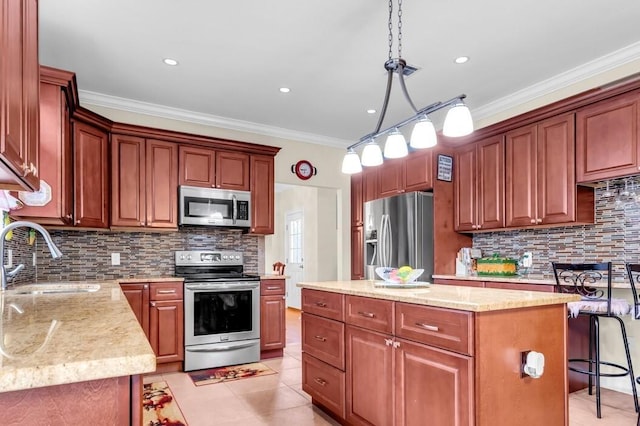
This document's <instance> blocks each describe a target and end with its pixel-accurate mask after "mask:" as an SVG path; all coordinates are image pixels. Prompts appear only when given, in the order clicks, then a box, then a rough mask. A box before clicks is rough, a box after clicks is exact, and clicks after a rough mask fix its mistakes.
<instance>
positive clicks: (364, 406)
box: [346, 326, 437, 425]
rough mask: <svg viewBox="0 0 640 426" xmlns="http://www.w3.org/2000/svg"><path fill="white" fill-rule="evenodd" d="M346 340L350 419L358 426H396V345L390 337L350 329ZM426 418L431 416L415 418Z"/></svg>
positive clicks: (353, 328) (359, 329) (348, 327)
mask: <svg viewBox="0 0 640 426" xmlns="http://www.w3.org/2000/svg"><path fill="white" fill-rule="evenodd" d="M346 340H347V367H346V372H347V420H348V421H349V422H350V423H352V424H356V425H369V424H373V425H391V424H393V418H394V411H395V410H394V404H393V401H394V398H393V395H394V386H393V383H394V374H393V345H392V344H389V342H392V338H391V336H390V335H386V334H382V333H377V332H373V331H367V330H364V329H361V328H358V327H353V326H347V332H346ZM421 386H424V384H422V385H421ZM416 389H422V388H416ZM418 393H420V394H423V393H421V392H418ZM425 418H429V417H420V418H416V421H421V422H422V424H424V419H425ZM434 424H437V423H434Z"/></svg>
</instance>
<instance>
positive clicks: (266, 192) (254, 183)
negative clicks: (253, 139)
mask: <svg viewBox="0 0 640 426" xmlns="http://www.w3.org/2000/svg"><path fill="white" fill-rule="evenodd" d="M273 163H274V158H273V157H272V156H270V155H251V156H250V165H251V167H250V176H251V233H252V234H259V235H269V234H273V229H274V192H275V186H274V185H275V184H274V169H273V167H274V166H273Z"/></svg>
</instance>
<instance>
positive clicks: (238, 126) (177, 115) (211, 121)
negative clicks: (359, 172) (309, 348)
mask: <svg viewBox="0 0 640 426" xmlns="http://www.w3.org/2000/svg"><path fill="white" fill-rule="evenodd" d="M79 95H80V103H81V104H82V105H83V106H85V107H86V106H87V105H94V106H98V107H103V108H111V109H117V110H121V111H127V112H133V113H137V114H144V115H150V116H153V117H161V118H167V119H170V120H178V121H185V122H188V123H196V124H203V125H205V126H211V127H218V128H222V129H228V130H235V131H239V132H248V133H255V134H258V135H265V136H271V137H275V138H282V139H288V140H293V141H299V142H307V143H313V144H317V145H323V146H333V147H336V148H344V147H346V146H347V145H350V144H351V143H353V141H350V140H343V139H338V138H331V137H327V136H322V135H316V134H313V133H305V132H298V131H295V130H289V129H283V128H281V127H275V126H267V125H264V124H258V123H252V122H250V121H242V120H236V119H233V118H226V117H220V116H216V115H212V114H203V113H199V112H194V111H189V110H185V109H179V108H172V107H168V106H165V105H158V104H153V103H149V102H142V101H137V100H134V99H127V98H121V97H118V96H111V95H105V94H102V93H97V92H92V91H89V90H80V91H79Z"/></svg>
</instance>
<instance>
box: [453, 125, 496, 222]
mask: <svg viewBox="0 0 640 426" xmlns="http://www.w3.org/2000/svg"><path fill="white" fill-rule="evenodd" d="M454 172H455V179H454V180H455V211H454V220H455V225H454V229H455V230H456V231H478V230H487V229H499V228H502V227H504V136H503V135H498V136H493V137H489V138H487V139H483V140H481V141H479V142H476V143H473V144H469V145H465V146H463V147H461V148H459V149H458V150H457V152H456V154H455V167H454Z"/></svg>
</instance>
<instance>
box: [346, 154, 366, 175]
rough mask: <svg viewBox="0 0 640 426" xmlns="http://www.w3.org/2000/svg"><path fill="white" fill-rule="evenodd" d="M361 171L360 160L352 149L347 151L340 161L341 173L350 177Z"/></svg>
mask: <svg viewBox="0 0 640 426" xmlns="http://www.w3.org/2000/svg"><path fill="white" fill-rule="evenodd" d="M361 171H362V165H361V164H360V158H358V154H356V152H355V151H354V150H353V149H350V150H349V151H347V155H345V156H344V158H343V159H342V173H345V174H348V175H352V174H354V173H360V172H361Z"/></svg>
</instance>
